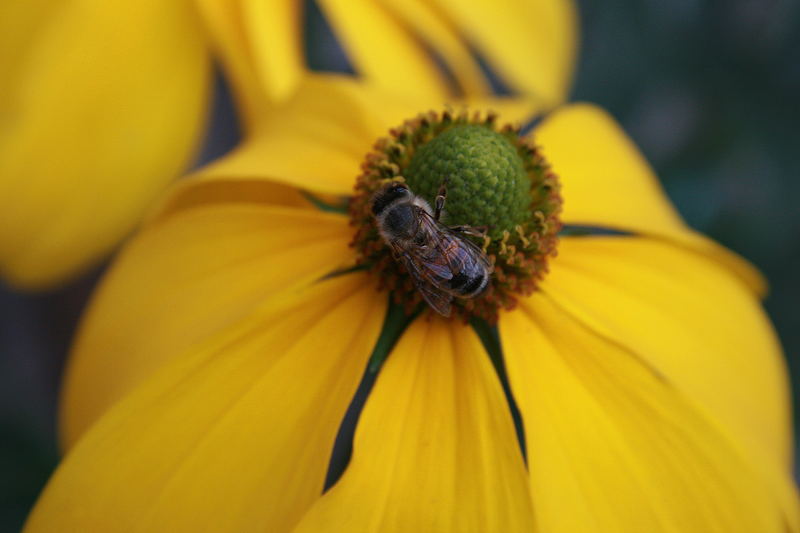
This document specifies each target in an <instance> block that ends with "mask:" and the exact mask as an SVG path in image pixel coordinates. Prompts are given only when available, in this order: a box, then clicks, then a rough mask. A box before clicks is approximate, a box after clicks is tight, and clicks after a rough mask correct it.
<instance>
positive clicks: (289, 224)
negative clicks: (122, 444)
mask: <svg viewBox="0 0 800 533" xmlns="http://www.w3.org/2000/svg"><path fill="white" fill-rule="evenodd" d="M350 234H351V230H350V228H349V226H348V224H347V220H346V219H345V218H344V217H341V216H336V215H331V214H325V213H321V212H318V211H313V210H305V209H304V210H298V209H292V208H286V207H280V206H264V205H253V204H250V205H248V204H230V205H224V204H223V205H210V206H200V207H195V208H193V209H187V210H184V211H182V212H180V213H177V214H175V215H174V216H171V217H168V218H166V219H164V220H162V221H160V222H159V223H156V224H154V225H152V226H150V227H149V228H147V229H146V230H145V231H143V232H142V233H141V234H139V236H138V237H137V238H136V239H134V240H133V241H132V242H131V243H130V244H129V245H128V246H127V247H126V249H125V250H124V251H123V253H122V254H121V255H120V257H118V259H117V260H116V262H115V264H114V265H113V267H112V268H111V270H110V272H109V273H108V274H107V275H106V278H105V279H104V280H103V283H102V285H101V287H100V289H99V291H98V292H97V293H96V295H95V297H94V299H93V301H92V303H91V306H90V308H89V311H88V313H87V314H86V316H85V317H84V321H83V324H82V327H81V329H80V331H79V334H78V337H77V340H76V343H75V347H74V349H73V353H72V354H71V358H70V362H69V367H68V370H67V375H66V381H65V385H64V394H63V400H62V404H61V408H62V412H61V422H62V433H63V440H64V442H65V444H66V445H67V446H69V445H71V444H72V443H74V441H75V440H76V439H77V437H78V436H79V435H80V434H81V433H83V431H85V429H86V428H87V427H88V426H89V425H91V423H92V422H93V421H94V420H96V419H97V417H99V416H100V414H102V413H103V412H104V411H105V410H106V409H107V408H108V407H109V405H111V404H112V403H114V402H115V401H117V400H118V399H119V398H121V397H123V396H124V395H125V394H126V393H127V392H129V391H130V390H131V389H132V388H133V387H134V386H136V385H137V384H138V383H140V382H141V381H142V380H143V379H144V378H146V377H147V376H148V375H150V374H152V372H154V371H155V370H156V369H158V368H159V367H161V366H162V365H163V364H164V363H165V362H166V361H168V360H170V359H171V358H174V357H176V356H178V355H180V354H181V353H182V352H184V351H185V350H186V349H187V348H188V347H189V346H191V345H193V344H195V343H197V342H199V341H202V340H203V339H206V338H208V337H209V336H210V335H213V334H214V332H216V331H218V330H220V329H222V328H224V327H226V326H227V325H229V324H231V323H233V322H236V321H237V320H240V319H241V318H242V317H243V316H246V315H247V314H248V313H250V312H252V310H253V309H254V308H255V307H257V306H258V305H260V304H261V303H262V302H264V301H266V300H268V299H270V298H273V297H275V294H276V293H277V292H280V291H282V290H289V289H291V288H293V287H297V286H302V285H305V284H308V283H310V282H312V281H314V280H316V279H319V278H320V277H321V276H324V275H325V274H327V273H328V272H331V271H332V270H334V269H336V268H337V267H339V266H343V265H345V264H347V262H348V261H350V260H351V259H350V258H351V257H352V252H351V251H350V250H349V249H348V247H347V242H348V240H349V239H350Z"/></svg>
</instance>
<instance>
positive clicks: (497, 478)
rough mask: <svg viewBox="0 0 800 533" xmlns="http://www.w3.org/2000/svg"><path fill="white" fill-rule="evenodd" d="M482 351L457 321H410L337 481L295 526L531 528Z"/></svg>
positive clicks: (520, 467) (517, 462) (462, 532)
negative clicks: (348, 463)
mask: <svg viewBox="0 0 800 533" xmlns="http://www.w3.org/2000/svg"><path fill="white" fill-rule="evenodd" d="M525 477H526V476H525V466H524V463H523V460H522V454H521V452H520V449H519V445H518V443H517V438H516V434H515V432H514V426H513V423H512V421H511V416H510V413H509V410H508V404H507V402H506V399H505V396H504V394H503V391H502V389H501V387H500V383H499V381H498V380H497V377H496V374H495V372H494V369H493V368H492V365H491V363H490V362H489V357H488V355H486V353H484V351H483V349H482V347H481V344H480V341H479V340H478V338H477V337H476V336H475V334H474V333H473V332H472V331H471V330H470V329H469V328H468V327H467V326H464V325H463V324H459V323H447V322H445V321H442V320H440V319H438V318H435V319H433V320H425V319H421V320H417V321H415V322H414V323H413V324H412V325H411V326H410V329H409V330H408V331H407V332H406V333H405V334H404V335H403V337H402V338H401V339H400V342H399V343H398V345H397V347H396V348H395V349H394V350H393V352H392V354H391V356H390V357H389V359H388V360H387V362H386V364H385V366H384V368H383V369H382V370H381V374H380V375H379V376H378V380H377V383H376V384H375V389H374V390H373V391H372V393H371V395H370V397H369V399H368V400H367V403H366V406H365V408H364V412H363V414H362V416H361V420H360V421H359V425H358V429H357V430H356V436H355V441H354V443H353V457H352V460H351V462H350V465H349V466H348V468H347V470H346V471H345V473H344V475H343V476H342V478H341V479H340V480H339V481H338V483H337V484H336V485H334V486H333V488H332V489H331V490H330V491H328V492H327V493H326V494H325V495H324V496H323V497H322V498H321V499H320V500H319V501H318V502H317V503H316V504H315V505H314V506H313V507H312V508H311V510H310V512H309V513H308V515H306V516H305V518H304V519H303V521H302V522H301V523H300V525H299V526H298V527H297V528H296V529H295V532H298V533H299V532H315V533H316V532H320V531H346V532H348V533H357V532H367V531H372V532H380V533H392V532H410V531H420V532H422V531H431V532H433V531H435V532H437V533H446V532H451V531H452V532H459V533H468V532H476V533H478V532H487V531H502V532H515V531H519V532H526V533H530V532H531V531H534V529H535V528H534V521H533V512H532V509H531V500H530V494H529V493H528V489H527V484H526V480H525Z"/></svg>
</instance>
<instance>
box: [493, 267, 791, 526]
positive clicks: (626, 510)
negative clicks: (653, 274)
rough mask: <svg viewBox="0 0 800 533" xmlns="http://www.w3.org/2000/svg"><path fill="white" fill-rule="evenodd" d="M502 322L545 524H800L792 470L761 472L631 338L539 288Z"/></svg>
mask: <svg viewBox="0 0 800 533" xmlns="http://www.w3.org/2000/svg"><path fill="white" fill-rule="evenodd" d="M665 268H668V267H665ZM554 270H555V265H554ZM614 305H615V301H614V300H612V301H607V302H606V309H605V314H611V313H613V312H614V309H615V307H614ZM637 324H638V323H633V324H629V328H630V329H633V328H635V327H636V326H637ZM500 327H501V338H502V342H503V349H504V353H505V356H506V364H507V368H508V374H509V378H510V382H511V386H512V390H513V392H514V395H515V398H516V400H517V403H518V405H519V408H520V411H521V413H522V416H523V421H524V426H525V431H526V443H527V450H528V466H529V472H530V484H531V492H532V495H533V496H532V497H533V501H534V508H535V512H536V517H537V522H538V524H539V526H540V528H541V530H542V531H570V532H601V531H602V532H605V531H614V532H618V533H626V532H631V533H633V532H637V533H638V532H641V531H648V532H662V531H663V532H675V533H678V532H680V533H687V532H698V533H711V532H719V533H736V532H741V533H752V532H753V531H759V532H763V533H779V532H780V533H782V532H785V531H797V529H796V528H797V507H796V505H797V504H796V495H795V493H794V489H793V487H792V484H791V482H790V481H789V480H788V476H786V475H785V473H784V474H783V478H782V479H776V478H775V477H774V475H773V474H774V473H773V472H768V471H767V470H765V469H764V468H763V467H765V465H764V464H762V463H761V462H760V461H759V458H758V457H751V456H749V455H748V454H747V453H746V451H747V450H746V449H745V448H744V447H743V446H741V445H740V443H739V442H737V440H736V438H735V437H734V436H732V435H731V434H730V433H728V432H727V430H726V428H724V427H722V426H721V425H720V424H718V422H717V420H716V419H715V418H714V416H713V413H709V412H708V411H707V410H706V409H704V408H703V407H702V406H699V405H698V404H697V403H696V402H695V401H694V399H693V398H691V397H690V395H689V392H688V391H684V390H683V389H682V388H681V383H678V382H674V381H673V380H672V379H671V376H670V375H668V374H664V373H661V372H660V371H659V369H657V368H655V367H654V366H652V365H651V364H650V362H649V361H648V360H647V359H646V358H645V357H646V356H647V354H640V353H638V352H636V351H633V350H632V349H631V348H630V347H628V346H627V345H626V344H625V340H626V339H616V338H613V337H610V336H607V335H605V334H604V333H603V332H602V331H598V330H595V329H593V328H592V327H591V326H590V325H587V324H586V323H584V322H582V321H578V320H577V319H576V318H575V317H573V316H572V315H571V314H570V313H568V312H565V311H564V310H563V309H562V308H561V307H560V306H559V305H556V304H555V303H553V301H552V300H551V299H550V298H549V297H548V296H547V295H543V294H541V293H539V294H537V295H534V296H533V297H531V298H530V299H529V300H527V301H525V302H523V303H522V305H521V308H520V309H519V310H517V311H515V312H512V313H508V314H506V315H504V316H503V317H502V319H501V323H500ZM725 355H726V354H725V353H722V352H706V353H703V352H698V353H695V354H694V356H695V357H698V358H701V357H721V358H724V357H725Z"/></svg>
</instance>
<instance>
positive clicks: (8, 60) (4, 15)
mask: <svg viewBox="0 0 800 533" xmlns="http://www.w3.org/2000/svg"><path fill="white" fill-rule="evenodd" d="M62 3H63V2H58V1H57V0H26V1H25V2H0V50H2V53H0V86H2V87H3V89H4V90H5V89H6V88H7V86H8V83H9V80H11V79H12V78H13V77H14V76H16V74H17V71H18V69H20V68H21V67H22V65H24V63H25V58H26V57H27V54H28V52H30V49H31V43H32V42H34V41H35V40H36V38H37V37H38V35H39V32H40V31H42V30H44V28H45V27H46V25H47V24H46V22H47V20H48V19H49V18H50V17H51V15H52V14H53V13H54V12H55V11H56V10H57V9H58V8H59V6H60V5H61V4H62ZM0 105H2V104H0Z"/></svg>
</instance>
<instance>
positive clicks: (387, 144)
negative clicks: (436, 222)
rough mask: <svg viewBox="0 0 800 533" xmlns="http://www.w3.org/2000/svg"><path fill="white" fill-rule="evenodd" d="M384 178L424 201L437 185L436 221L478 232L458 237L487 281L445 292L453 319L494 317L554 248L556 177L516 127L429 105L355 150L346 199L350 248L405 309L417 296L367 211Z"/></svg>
mask: <svg viewBox="0 0 800 533" xmlns="http://www.w3.org/2000/svg"><path fill="white" fill-rule="evenodd" d="M391 181H399V182H405V184H406V185H407V186H408V187H409V189H411V191H413V193H414V194H416V195H418V196H421V197H422V198H424V199H425V200H426V201H427V202H428V203H429V204H431V205H434V202H435V198H436V195H437V193H438V192H439V191H440V190H441V188H442V185H443V184H444V185H445V187H446V192H447V196H446V204H445V208H444V213H443V215H442V218H441V220H440V222H441V224H442V225H443V226H445V227H452V226H469V227H472V228H481V229H482V230H483V232H484V236H483V237H482V238H481V237H478V236H474V237H473V236H464V237H463V238H465V239H472V240H473V242H474V243H475V244H476V245H477V246H478V247H480V248H482V249H483V250H484V252H485V253H486V255H487V256H488V258H489V260H490V261H491V262H492V264H493V267H494V268H493V272H492V276H491V279H490V281H489V284H488V286H487V288H486V290H485V291H484V292H483V293H481V294H480V295H479V296H477V297H474V298H454V299H453V302H452V304H453V317H456V318H458V319H463V320H465V321H467V320H469V319H470V317H472V316H476V317H480V318H483V319H485V320H487V321H489V322H490V323H494V322H496V321H497V319H498V316H499V313H500V312H501V310H511V309H513V308H514V307H515V306H516V304H517V302H518V299H519V298H520V297H522V296H527V295H529V294H531V293H533V292H534V291H535V290H536V288H537V286H538V284H539V282H540V281H541V280H542V279H543V278H544V276H545V274H546V273H547V263H548V259H549V258H550V257H552V256H554V255H555V253H556V247H557V242H558V232H559V230H560V229H561V222H560V220H559V215H560V213H561V204H562V200H561V195H560V187H559V182H558V178H557V177H556V175H555V174H554V173H553V172H552V171H551V169H550V167H549V165H548V164H547V162H546V161H545V160H544V158H543V156H542V155H541V153H540V152H539V151H538V149H537V148H536V146H535V145H534V144H533V143H532V142H531V140H530V139H528V138H525V137H522V136H520V130H519V128H518V127H515V126H512V125H503V126H498V125H497V116H496V115H495V114H494V113H491V112H489V113H479V112H476V113H472V114H470V113H468V112H467V111H462V112H460V113H454V112H452V111H450V110H446V111H444V112H441V113H437V112H433V111H431V112H428V113H423V114H420V115H418V116H417V117H415V118H412V119H409V120H407V121H406V122H404V123H403V124H402V125H400V126H398V127H396V128H393V129H391V130H390V131H389V135H388V136H386V137H383V138H380V139H378V140H377V142H376V143H375V145H374V147H373V149H372V151H371V152H369V153H368V154H367V156H366V157H365V159H364V162H363V163H362V166H361V174H360V175H359V177H358V179H357V181H356V185H355V194H354V196H353V197H352V199H351V201H350V206H349V214H350V222H351V224H352V226H353V227H354V230H355V233H354V237H353V240H352V242H351V246H353V247H354V248H355V250H356V253H357V257H358V261H359V263H360V264H362V265H364V266H366V267H367V268H368V269H369V270H370V271H371V272H373V273H374V274H375V275H376V276H378V278H379V280H380V287H381V288H383V289H385V290H388V291H391V292H392V294H393V298H394V300H395V302H397V303H398V304H401V305H403V306H404V307H405V309H406V310H407V311H408V312H409V313H410V312H412V311H413V310H415V309H416V308H417V307H418V305H419V304H420V303H421V302H422V297H421V295H420V293H419V291H417V290H416V288H415V284H414V279H413V278H412V277H411V275H410V274H409V273H408V272H407V271H406V270H405V269H404V268H403V266H402V264H401V262H400V261H398V260H397V258H396V257H394V256H393V255H392V250H391V248H390V247H389V246H388V245H387V244H386V243H385V242H384V240H383V238H382V237H381V236H380V234H379V232H378V228H377V226H376V221H375V219H374V217H373V216H372V213H371V201H372V198H373V196H374V195H375V193H376V192H377V191H378V190H380V189H381V188H383V187H384V186H385V185H386V183H388V182H391Z"/></svg>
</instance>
